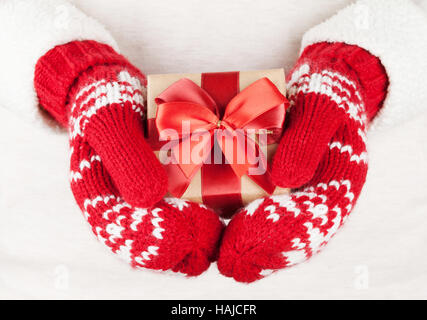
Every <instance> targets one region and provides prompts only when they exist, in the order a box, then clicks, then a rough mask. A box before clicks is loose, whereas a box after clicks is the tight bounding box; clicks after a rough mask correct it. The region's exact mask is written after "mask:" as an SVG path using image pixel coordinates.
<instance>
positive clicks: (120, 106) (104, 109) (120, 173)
mask: <svg viewBox="0 0 427 320" xmlns="http://www.w3.org/2000/svg"><path fill="white" fill-rule="evenodd" d="M35 88H36V91H37V94H38V96H39V100H40V103H41V105H42V106H43V107H44V108H45V109H46V110H47V111H49V112H50V113H51V114H52V115H53V116H54V117H55V118H56V119H57V120H58V121H59V122H60V123H61V124H63V125H64V126H67V127H68V128H69V133H70V147H71V188H72V190H73V193H74V196H75V198H76V201H77V203H78V205H79V206H80V208H81V209H82V211H83V212H84V215H85V217H86V219H87V221H88V222H89V223H90V225H91V226H92V230H93V232H94V233H95V235H96V236H97V237H98V239H99V240H101V241H102V242H103V243H104V244H105V245H107V246H108V247H109V248H110V249H111V250H112V251H113V252H114V253H117V254H118V255H119V256H120V257H122V258H123V259H125V260H126V261H127V262H128V263H130V264H131V265H132V266H135V267H146V268H152V269H161V270H167V269H172V270H173V271H177V272H182V273H185V274H188V275H198V274H200V273H201V272H203V271H204V270H206V269H207V268H208V266H209V264H210V262H211V261H212V260H213V259H214V258H215V257H216V250H217V242H218V239H219V237H220V235H221V231H222V228H223V225H222V223H221V221H220V220H219V218H218V216H217V215H216V214H215V213H214V212H212V211H210V210H208V209H207V208H205V207H203V206H201V205H198V204H193V203H190V202H187V201H183V200H179V199H174V198H167V199H164V200H161V199H162V198H163V196H164V195H165V193H166V189H167V177H166V173H165V171H164V169H163V168H162V166H161V164H160V163H159V161H158V160H157V158H156V157H155V155H154V153H153V152H152V150H151V149H150V147H149V146H148V144H147V142H146V141H145V139H144V130H143V126H142V124H143V116H144V94H145V77H144V75H143V74H141V73H140V72H139V71H138V70H137V69H136V68H135V67H133V66H132V65H131V64H130V63H129V62H128V61H127V60H126V59H125V58H124V57H123V56H121V55H119V54H117V53H116V52H115V51H114V50H113V49H112V48H111V47H109V46H107V45H103V44H100V43H97V42H94V41H82V42H71V43H68V44H65V45H62V46H58V47H55V48H54V49H52V50H50V51H49V52H48V53H46V54H45V55H44V56H43V57H42V58H41V59H40V60H39V61H38V63H37V66H36V73H35Z"/></svg>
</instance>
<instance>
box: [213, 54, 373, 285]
mask: <svg viewBox="0 0 427 320" xmlns="http://www.w3.org/2000/svg"><path fill="white" fill-rule="evenodd" d="M310 69H311V68H310V65H308V64H306V63H305V64H303V65H301V66H300V67H297V68H296V69H295V71H294V73H293V74H292V76H291V81H289V83H288V94H289V100H290V102H291V104H292V105H294V107H295V105H296V104H298V103H299V102H298V99H299V100H300V101H301V99H304V97H305V96H306V95H308V94H316V95H319V96H320V95H322V96H323V98H326V100H329V101H333V102H335V105H336V107H337V108H339V109H342V110H344V111H345V114H346V115H347V121H346V123H345V124H344V125H342V126H341V128H340V129H339V130H338V132H337V133H336V134H335V136H334V137H333V139H332V141H331V142H330V143H329V148H328V152H326V154H325V155H324V157H323V160H322V162H321V164H320V166H319V168H318V170H317V171H316V173H315V176H314V177H313V179H312V180H311V181H310V182H309V184H308V185H307V186H306V187H304V188H302V189H301V190H296V191H295V192H293V193H291V194H290V195H274V196H270V197H267V198H264V199H258V200H255V201H254V202H253V203H251V204H249V205H248V206H247V207H246V208H245V209H243V210H242V211H241V212H239V213H238V214H237V215H236V216H235V217H234V219H233V220H232V221H231V223H230V224H229V226H228V229H227V230H226V233H225V236H224V240H223V247H222V248H221V253H220V258H219V261H218V265H219V268H220V270H221V272H222V273H224V274H225V275H227V276H231V277H234V278H235V279H236V280H238V281H243V282H251V281H254V280H257V279H260V278H263V277H265V276H268V275H270V274H271V273H273V272H274V271H276V270H278V269H281V268H285V267H290V266H293V265H296V264H298V263H301V262H303V261H306V260H307V259H309V258H310V257H311V256H312V255H313V254H315V253H317V252H318V251H320V250H321V249H322V248H323V247H324V246H325V245H326V244H327V243H328V241H329V240H330V239H331V238H332V237H333V236H334V234H335V233H336V232H337V230H338V229H339V228H340V226H342V225H343V223H344V222H345V220H346V218H347V217H348V215H349V214H350V212H351V211H352V209H353V207H354V205H355V203H356V201H357V198H358V196H359V194H360V192H361V190H362V187H363V184H364V181H365V177H366V173H367V169H368V166H367V153H366V143H365V141H366V125H367V124H366V122H367V121H366V115H365V108H364V104H363V101H362V98H361V95H360V93H359V92H358V90H357V85H356V83H354V82H353V81H352V80H350V79H349V78H347V77H345V76H344V75H342V74H339V73H337V72H334V71H331V70H323V71H321V72H311V70H310ZM316 108H322V105H318V106H316ZM242 232H245V233H246V234H247V235H251V234H255V233H256V234H257V235H263V234H268V239H270V240H269V241H266V238H265V237H263V236H257V237H253V236H249V237H250V238H249V239H245V238H244V237H242V236H241V233H242ZM235 248H241V249H240V250H243V249H242V248H247V249H246V250H247V252H246V254H244V255H243V254H242V253H240V254H237V253H234V254H233V253H230V252H236V251H235ZM234 260H238V261H239V262H236V261H234ZM233 264H234V267H232V265H233ZM236 265H238V266H239V268H237V267H236Z"/></svg>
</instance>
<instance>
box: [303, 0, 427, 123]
mask: <svg viewBox="0 0 427 320" xmlns="http://www.w3.org/2000/svg"><path fill="white" fill-rule="evenodd" d="M426 35H427V16H426V15H425V12H424V11H423V10H422V9H421V8H419V7H418V6H417V5H415V4H414V3H413V2H412V1H410V0H375V1H373V0H359V1H358V2H356V3H355V4H352V5H350V6H348V7H347V8H345V9H343V10H342V11H340V12H338V13H337V14H336V15H335V16H333V17H332V18H330V19H329V20H327V21H325V22H323V23H321V24H320V25H318V26H315V27H314V28H312V29H311V30H309V31H308V32H307V33H306V34H305V35H304V37H303V41H302V51H303V50H304V49H305V48H306V47H308V46H310V45H312V44H315V43H319V42H343V43H346V44H349V45H357V46H359V47H361V48H363V49H365V50H367V51H369V52H370V53H371V54H372V55H374V56H377V57H378V58H379V59H380V60H381V63H382V64H383V66H384V68H385V70H386V72H387V76H388V79H389V86H388V93H387V96H386V99H385V101H384V105H383V108H382V109H381V111H380V112H379V114H378V115H377V117H376V118H375V119H374V121H373V123H372V126H373V127H375V128H386V127H390V126H393V125H395V124H397V123H399V122H402V121H405V120H409V119H411V118H413V117H414V116H416V115H417V114H419V113H420V112H424V111H425V110H427V105H426V101H427V90H426V89H425V88H426V86H427V80H426V71H427V58H426V57H427V38H426Z"/></svg>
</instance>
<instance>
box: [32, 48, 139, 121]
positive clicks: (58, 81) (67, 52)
mask: <svg viewBox="0 0 427 320" xmlns="http://www.w3.org/2000/svg"><path fill="white" fill-rule="evenodd" d="M97 65H117V66H122V67H124V68H126V69H127V70H130V71H131V72H132V73H136V74H138V76H139V78H141V79H142V80H143V81H144V82H145V77H144V76H143V75H142V73H141V72H140V71H139V70H138V69H137V68H135V67H134V66H133V65H132V64H131V63H130V62H129V61H128V60H127V59H126V58H125V57H123V56H122V55H120V54H118V53H116V51H114V49H112V48H111V47H110V46H108V45H105V44H101V43H98V42H96V41H73V42H70V43H67V44H64V45H61V46H57V47H55V48H53V49H52V50H50V51H48V52H47V53H46V54H45V55H44V56H43V57H41V58H40V59H39V60H38V62H37V65H36V71H35V76H34V86H35V89H36V92H37V95H38V98H39V101H40V104H41V105H42V106H43V108H45V109H46V110H47V111H48V112H49V113H50V114H51V115H52V116H53V117H54V118H55V119H56V120H57V121H58V122H60V123H61V124H62V125H63V126H65V127H67V126H68V117H69V110H67V109H66V106H67V104H68V95H69V91H70V89H71V88H72V86H73V84H74V83H75V82H76V81H77V79H78V78H79V76H80V75H81V74H82V73H84V72H85V71H87V70H88V69H90V68H93V67H95V66H97ZM144 85H145V83H144Z"/></svg>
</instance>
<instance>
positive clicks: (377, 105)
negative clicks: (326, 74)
mask: <svg viewBox="0 0 427 320" xmlns="http://www.w3.org/2000/svg"><path fill="white" fill-rule="evenodd" d="M307 62H308V63H309V64H310V67H311V69H312V71H321V70H333V71H337V72H339V73H341V74H345V75H346V76H348V77H349V78H352V79H354V80H355V81H356V83H358V85H359V91H360V93H361V95H362V99H363V101H364V104H365V108H366V116H367V119H368V121H369V122H370V121H371V120H372V119H373V118H374V117H375V115H376V114H377V113H378V111H379V110H380V109H381V107H382V105H383V102H384V99H385V97H386V95H387V88H388V84H389V83H388V77H387V72H386V70H385V68H384V66H383V65H382V64H381V61H380V59H379V58H377V57H375V56H373V55H372V54H370V53H369V52H368V51H366V50H364V49H362V48H360V47H358V46H355V45H347V44H345V43H328V42H320V43H315V44H313V45H310V46H308V47H306V48H305V50H304V51H303V53H302V55H301V58H300V60H299V63H298V65H300V64H303V63H307Z"/></svg>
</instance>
